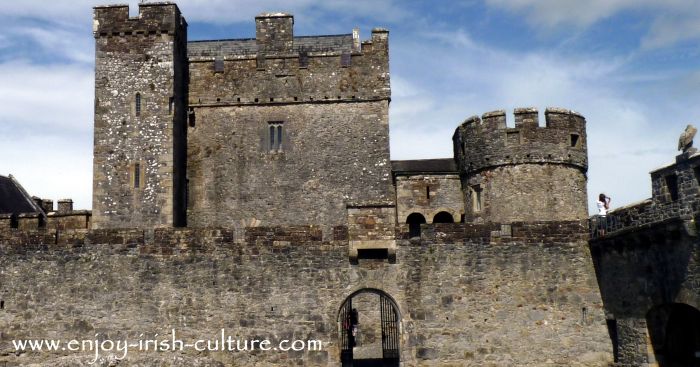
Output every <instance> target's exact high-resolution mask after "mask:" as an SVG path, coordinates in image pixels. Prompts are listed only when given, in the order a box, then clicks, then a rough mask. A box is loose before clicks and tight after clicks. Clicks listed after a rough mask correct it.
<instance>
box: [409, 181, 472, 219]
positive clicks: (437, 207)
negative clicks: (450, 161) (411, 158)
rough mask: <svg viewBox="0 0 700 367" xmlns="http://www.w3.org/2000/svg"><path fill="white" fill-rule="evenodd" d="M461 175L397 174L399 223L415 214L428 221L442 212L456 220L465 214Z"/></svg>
mask: <svg viewBox="0 0 700 367" xmlns="http://www.w3.org/2000/svg"><path fill="white" fill-rule="evenodd" d="M463 195H464V194H463V192H462V183H461V181H460V179H459V176H458V175H411V176H397V177H396V210H397V211H398V222H399V223H406V218H408V216H409V215H411V214H412V213H420V214H422V215H423V216H424V217H425V219H426V221H427V222H428V223H432V222H433V218H434V217H435V215H436V214H437V213H439V212H443V211H444V212H448V213H450V214H451V215H452V218H453V219H454V221H455V222H459V221H460V219H461V217H462V214H464V196H463Z"/></svg>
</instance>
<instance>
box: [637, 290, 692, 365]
mask: <svg viewBox="0 0 700 367" xmlns="http://www.w3.org/2000/svg"><path fill="white" fill-rule="evenodd" d="M646 318H647V327H648V328H649V337H650V339H651V343H652V346H653V348H654V354H655V356H656V360H657V362H658V363H659V366H660V367H686V366H700V310H698V309H697V308H695V307H693V306H690V305H687V304H685V303H666V304H663V305H660V306H656V307H654V308H652V309H651V310H650V311H649V312H648V313H647V317H646Z"/></svg>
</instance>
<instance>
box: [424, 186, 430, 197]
mask: <svg viewBox="0 0 700 367" xmlns="http://www.w3.org/2000/svg"><path fill="white" fill-rule="evenodd" d="M425 198H426V199H428V200H430V186H426V187H425Z"/></svg>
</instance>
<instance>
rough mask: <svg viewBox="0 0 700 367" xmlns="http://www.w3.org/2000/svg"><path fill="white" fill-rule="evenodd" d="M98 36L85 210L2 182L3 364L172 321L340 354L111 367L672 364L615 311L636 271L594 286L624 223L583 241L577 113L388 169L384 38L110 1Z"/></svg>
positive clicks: (517, 118) (163, 327)
mask: <svg viewBox="0 0 700 367" xmlns="http://www.w3.org/2000/svg"><path fill="white" fill-rule="evenodd" d="M93 31H94V36H95V40H96V49H95V51H96V59H95V121H94V127H95V132H94V133H95V139H94V166H93V208H92V211H91V212H90V211H74V210H72V203H70V202H69V201H67V200H63V201H61V202H62V203H63V204H61V203H59V210H57V211H54V210H53V202H50V201H47V200H42V199H39V198H30V197H29V196H28V195H27V194H26V192H24V190H23V189H22V188H21V186H19V184H18V183H16V181H14V180H13V179H12V178H11V177H10V178H3V177H0V198H1V197H3V195H6V197H8V198H9V197H11V196H12V195H14V197H15V198H16V199H13V201H12V202H17V203H20V202H22V203H23V204H22V205H19V204H17V205H15V206H14V208H16V209H13V206H12V205H7V208H5V207H3V206H2V203H0V211H2V210H4V213H2V212H0V269H2V271H0V366H3V367H4V366H19V365H27V364H32V365H51V366H73V365H84V364H85V363H87V362H86V361H90V360H91V358H92V356H91V355H90V354H89V353H83V354H81V353H66V352H41V353H39V352H33V351H16V350H15V348H13V346H12V343H11V341H12V340H16V339H28V338H57V339H58V338H60V339H69V338H76V339H82V338H88V339H96V338H97V339H99V340H103V339H110V338H115V337H121V338H137V337H139V335H143V334H146V335H148V336H150V337H155V336H154V335H155V334H160V335H164V334H167V332H169V330H170V329H173V328H174V329H177V330H178V333H179V334H178V335H179V336H180V337H182V338H183V339H198V338H203V337H207V336H210V335H214V334H215V333H216V332H217V331H218V330H220V329H222V328H224V329H227V330H228V331H230V332H231V333H232V334H233V335H235V336H236V337H238V338H252V337H258V338H270V339H273V340H281V339H291V338H297V339H303V340H321V341H322V342H323V347H324V348H323V350H322V351H294V352H292V351H289V352H275V353H259V352H249V353H244V352H237V353H231V352H224V351H207V352H195V351H192V350H183V351H178V352H168V353H158V352H153V351H133V353H130V355H129V357H128V358H127V359H124V360H120V359H117V356H116V354H115V353H112V354H110V353H105V354H104V355H103V356H101V357H100V359H99V361H98V365H104V366H108V365H110V366H111V365H127V366H147V365H148V366H150V365H172V366H290V365H309V366H341V365H342V366H353V365H354V366H374V365H376V366H609V365H612V364H613V363H618V364H619V365H629V366H633V365H634V366H637V365H643V364H639V363H638V362H639V361H641V360H642V359H644V360H645V362H644V363H647V362H649V361H650V360H652V362H653V363H657V362H658V361H661V363H664V362H663V361H664V357H663V355H664V354H663V353H666V354H667V355H668V354H669V353H668V352H663V350H664V349H663V347H661V349H658V348H656V349H653V351H656V352H658V353H657V355H658V356H660V358H656V357H653V356H654V352H648V353H642V352H643V351H642V348H643V346H648V348H649V350H652V343H647V339H644V338H643V337H633V336H631V335H632V334H629V333H627V331H626V330H627V329H625V328H624V327H627V324H625V321H620V322H618V321H617V320H618V318H619V319H620V320H623V319H624V320H626V319H625V317H626V315H627V313H626V312H627V311H618V309H617V308H615V307H612V306H610V305H609V304H608V303H609V302H611V304H615V301H613V299H615V297H616V296H615V292H616V291H615V290H612V293H611V294H610V295H609V296H608V294H607V293H606V290H607V289H608V288H606V287H607V286H608V285H615V287H622V288H624V287H625V286H624V285H623V284H617V283H616V282H618V281H619V280H620V279H625V278H623V277H617V278H616V279H611V280H610V281H609V282H608V281H607V280H605V282H606V283H605V284H602V283H601V281H602V279H607V278H606V277H609V276H610V275H607V273H606V272H605V271H602V270H601V269H604V268H605V267H606V266H610V265H609V263H607V262H605V261H604V260H605V259H607V257H606V256H608V255H605V256H604V255H602V254H603V253H606V254H607V251H610V250H609V249H610V248H614V246H602V247H600V246H601V245H600V243H601V242H602V241H613V239H614V238H616V237H615V236H617V234H618V233H620V232H619V231H618V230H619V228H617V227H614V228H613V227H612V226H611V227H610V228H609V229H608V232H607V235H606V236H602V237H601V238H594V239H593V240H592V242H591V245H590V246H591V247H590V249H589V245H588V239H589V223H588V220H587V216H588V214H587V205H586V202H587V193H586V172H587V167H588V162H587V148H586V146H587V145H586V143H587V142H586V121H585V119H584V117H583V116H582V115H580V114H578V113H576V112H573V111H570V110H566V109H560V108H548V109H546V111H545V113H544V116H545V120H546V121H542V122H543V125H544V126H540V121H539V118H538V116H539V113H538V110H537V109H534V108H520V109H516V110H515V111H514V127H508V126H507V124H506V119H507V117H506V112H505V111H494V112H489V113H486V114H483V115H482V116H481V117H478V116H474V117H470V118H468V119H466V120H465V121H464V122H463V123H461V124H460V125H459V127H457V129H456V131H455V134H454V136H453V145H454V157H453V158H446V159H426V160H411V161H391V160H390V155H389V117H388V116H389V113H388V112H389V104H390V100H391V88H390V77H389V57H388V55H389V54H388V47H389V46H388V42H389V32H388V31H387V30H385V29H382V28H375V29H373V30H372V33H371V37H370V39H369V40H365V41H362V40H361V39H360V35H359V31H358V30H353V31H352V33H349V34H343V35H324V36H301V37H300V36H294V18H293V16H292V15H289V14H285V13H265V14H261V15H259V16H257V17H256V18H255V33H256V36H255V38H251V39H229V40H215V41H188V40H187V23H186V21H185V19H184V17H183V16H182V15H181V14H180V11H179V9H178V7H177V5H175V4H173V3H142V4H140V5H139V15H138V16H136V17H130V16H129V9H128V6H126V5H124V6H98V7H95V8H94V28H93ZM3 180H4V181H3ZM3 182H5V186H4V187H5V189H3ZM3 190H4V191H3ZM13 193H14V194H13ZM17 198H19V199H17ZM22 198H24V199H22ZM7 202H8V203H9V202H10V200H9V199H8V200H7ZM17 208H20V209H17ZM689 210H690V209H689ZM693 210H695V207H693ZM684 215H687V212H684ZM611 217H612V216H611ZM674 228H676V227H674ZM595 233H597V232H595ZM689 243H692V241H690V242H689ZM614 253H615V254H617V252H614ZM591 255H593V257H592V256H591ZM610 256H612V255H610ZM601 261H602V262H601ZM613 261H622V263H624V261H627V260H613ZM630 261H631V260H630ZM613 266H614V265H613ZM630 266H631V265H630ZM619 271H624V267H622V268H620V269H619ZM630 272H631V273H633V271H630ZM631 273H630V274H631ZM615 289H617V288H615ZM601 294H602V295H603V298H601ZM607 297H610V299H611V300H610V301H609V300H607V299H606V298H607ZM603 301H605V303H604V302H603ZM623 304H624V302H623ZM636 305H637V303H633V306H630V305H629V304H627V306H624V307H623V308H622V309H621V310H629V309H630V308H631V309H635V310H637V309H636V308H635V307H637V306H636ZM695 305H696V307H697V304H695ZM625 307H627V308H625ZM353 309H354V310H356V311H357V312H358V313H359V320H360V321H359V326H360V330H361V334H360V335H361V337H354V336H352V335H351V333H350V332H349V329H348V328H347V327H345V326H344V322H345V321H346V320H348V317H349V315H350V314H351V313H352V310H353ZM696 311H697V310H696ZM669 312H670V311H669ZM669 312H667V313H666V314H664V315H667V314H669ZM635 320H636V319H635ZM667 321H668V320H661V321H658V322H657V323H656V324H655V325H665V323H666V322H667ZM630 322H632V321H630ZM635 322H636V321H635ZM634 325H635V326H636V325H637V324H634ZM630 330H632V329H630ZM640 330H642V331H640ZM644 330H646V329H644V327H641V328H636V329H634V333H637V334H639V333H640V332H642V333H643V332H644ZM637 334H634V335H637ZM662 334H663V333H662ZM639 335H642V334H639ZM644 335H646V334H644ZM664 335H665V334H664ZM664 335H662V336H660V337H658V336H657V337H656V338H657V339H655V340H656V342H655V343H656V344H658V345H665V344H664V342H663V341H661V342H660V341H659V340H666V339H664V338H666V337H665V336H664ZM681 335H686V336H687V335H688V334H681ZM640 338H641V339H640ZM659 338H660V339H659ZM697 340H700V338H699V339H697ZM627 341H629V343H627V344H625V343H626V342H627ZM659 343H660V344H659ZM671 344H672V345H673V347H668V346H667V347H666V350H669V349H673V348H681V347H676V345H680V343H671ZM691 344H692V343H691ZM688 348H691V349H692V347H688ZM688 348H686V349H683V353H685V352H687V350H689V349H688ZM681 349H682V348H681ZM698 349H699V350H700V348H698ZM674 353H675V352H674ZM678 353H681V352H678ZM678 353H675V354H678ZM675 354H674V355H675ZM672 359H673V357H670V359H669V358H667V360H672ZM654 361H656V362H654ZM660 365H663V366H675V365H673V364H660Z"/></svg>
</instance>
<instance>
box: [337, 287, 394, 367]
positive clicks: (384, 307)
mask: <svg viewBox="0 0 700 367" xmlns="http://www.w3.org/2000/svg"><path fill="white" fill-rule="evenodd" d="M338 327H339V330H340V332H339V333H338V334H339V336H340V341H339V345H340V360H341V362H342V365H343V367H351V366H352V367H369V366H382V367H398V366H399V359H400V358H399V356H400V353H399V347H400V344H401V343H400V342H401V339H400V335H401V318H400V314H399V308H398V306H397V305H396V302H395V301H394V300H393V299H392V298H391V297H390V296H389V295H388V294H386V293H384V292H383V291H381V290H378V289H372V288H365V289H361V290H359V291H356V292H355V293H353V294H351V295H350V296H348V297H347V298H346V299H345V301H344V302H343V304H342V305H341V306H340V312H339V313H338Z"/></svg>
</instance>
